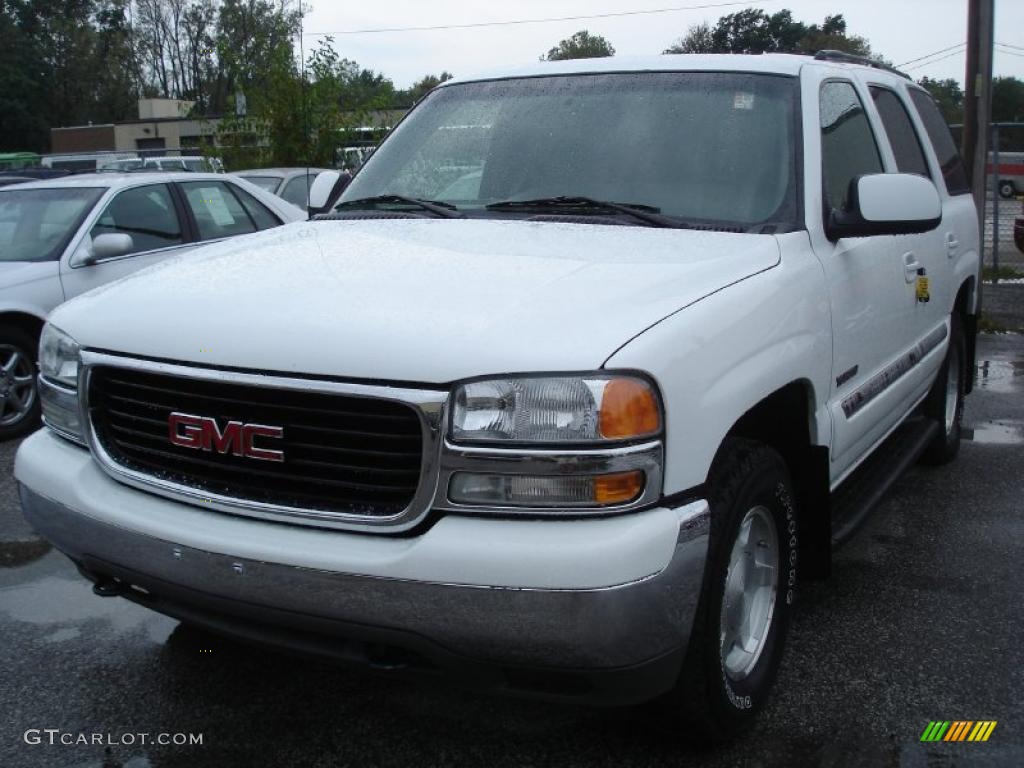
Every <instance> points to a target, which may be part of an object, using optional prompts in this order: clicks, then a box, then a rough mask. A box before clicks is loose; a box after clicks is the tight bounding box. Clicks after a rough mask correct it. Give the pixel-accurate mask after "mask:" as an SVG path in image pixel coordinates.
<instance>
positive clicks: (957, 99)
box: [917, 77, 964, 123]
mask: <svg viewBox="0 0 1024 768" xmlns="http://www.w3.org/2000/svg"><path fill="white" fill-rule="evenodd" d="M917 83H918V85H920V86H922V87H923V88H925V89H927V91H928V93H930V94H931V95H932V98H933V99H935V103H936V104H937V105H938V107H939V111H941V112H942V116H943V117H944V118H946V122H947V123H962V122H963V121H964V92H963V89H961V88H960V83H958V82H957V81H956V80H954V79H953V78H951V77H950V78H947V79H945V80H933V79H932V78H930V77H922V78H921V79H920V80H918V81H917Z"/></svg>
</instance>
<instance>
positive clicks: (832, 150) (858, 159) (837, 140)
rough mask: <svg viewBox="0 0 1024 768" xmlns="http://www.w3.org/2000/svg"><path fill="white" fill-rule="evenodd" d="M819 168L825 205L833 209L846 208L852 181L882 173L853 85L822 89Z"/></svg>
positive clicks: (833, 83)
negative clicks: (823, 186) (870, 174)
mask: <svg viewBox="0 0 1024 768" xmlns="http://www.w3.org/2000/svg"><path fill="white" fill-rule="evenodd" d="M821 165H822V167H821V172H822V179H823V181H824V185H825V204H826V206H827V207H828V208H830V209H832V210H845V209H846V207H847V205H848V204H849V199H848V196H849V192H850V182H851V181H853V180H854V179H855V178H857V177H858V176H863V175H865V174H869V173H882V172H883V170H884V169H883V167H882V157H881V155H880V154H879V153H878V144H877V143H875V136H874V134H873V133H872V132H871V124H870V123H869V122H868V117H867V115H866V114H865V112H864V105H863V104H861V101H860V98H859V97H858V96H857V91H856V90H855V89H854V87H853V84H852V83H849V82H846V81H830V82H827V83H824V84H823V85H822V86H821Z"/></svg>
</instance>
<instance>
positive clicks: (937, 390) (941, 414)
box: [924, 315, 968, 464]
mask: <svg viewBox="0 0 1024 768" xmlns="http://www.w3.org/2000/svg"><path fill="white" fill-rule="evenodd" d="M949 333H950V337H949V346H948V347H947V349H946V357H945V358H944V360H943V363H942V369H941V370H940V371H939V375H938V376H937V377H936V379H935V384H934V388H933V390H932V392H931V395H930V396H929V399H928V404H927V406H926V408H925V412H926V414H927V415H928V416H929V417H930V418H933V419H935V420H937V421H938V423H939V430H940V431H939V434H938V436H936V438H935V442H934V443H932V445H931V446H930V447H929V448H928V450H927V451H926V453H925V455H924V460H925V462H926V463H928V464H945V463H947V462H949V461H952V460H953V459H954V458H956V455H957V453H959V451H960V437H961V432H962V431H963V413H964V389H965V383H966V376H967V373H968V372H967V370H966V368H967V364H966V359H965V358H966V351H965V349H964V332H963V324H962V323H961V322H960V318H959V316H957V315H953V316H952V318H951V320H950V331H949ZM954 365H956V366H957V367H958V368H959V372H960V378H959V381H960V385H959V390H958V392H957V405H956V417H955V418H954V419H953V426H952V428H951V429H949V430H947V429H946V397H947V392H946V384H947V382H948V381H949V371H950V368H951V367H952V366H954Z"/></svg>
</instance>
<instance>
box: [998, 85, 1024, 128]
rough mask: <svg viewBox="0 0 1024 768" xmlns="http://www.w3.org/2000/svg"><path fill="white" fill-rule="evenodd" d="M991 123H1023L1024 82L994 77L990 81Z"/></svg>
mask: <svg viewBox="0 0 1024 768" xmlns="http://www.w3.org/2000/svg"><path fill="white" fill-rule="evenodd" d="M992 121H993V122H1005V123H1024V80H1019V79H1018V78H1016V77H996V78H993V80H992Z"/></svg>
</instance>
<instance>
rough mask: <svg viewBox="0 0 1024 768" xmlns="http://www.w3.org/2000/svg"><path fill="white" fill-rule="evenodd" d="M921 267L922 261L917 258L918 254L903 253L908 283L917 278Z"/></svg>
mask: <svg viewBox="0 0 1024 768" xmlns="http://www.w3.org/2000/svg"><path fill="white" fill-rule="evenodd" d="M920 268H921V262H920V261H918V260H917V256H915V255H914V254H912V253H904V254H903V269H904V271H905V275H904V277H905V278H906V280H907V282H908V283H912V282H914V280H916V279H917V270H919V269H920Z"/></svg>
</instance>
